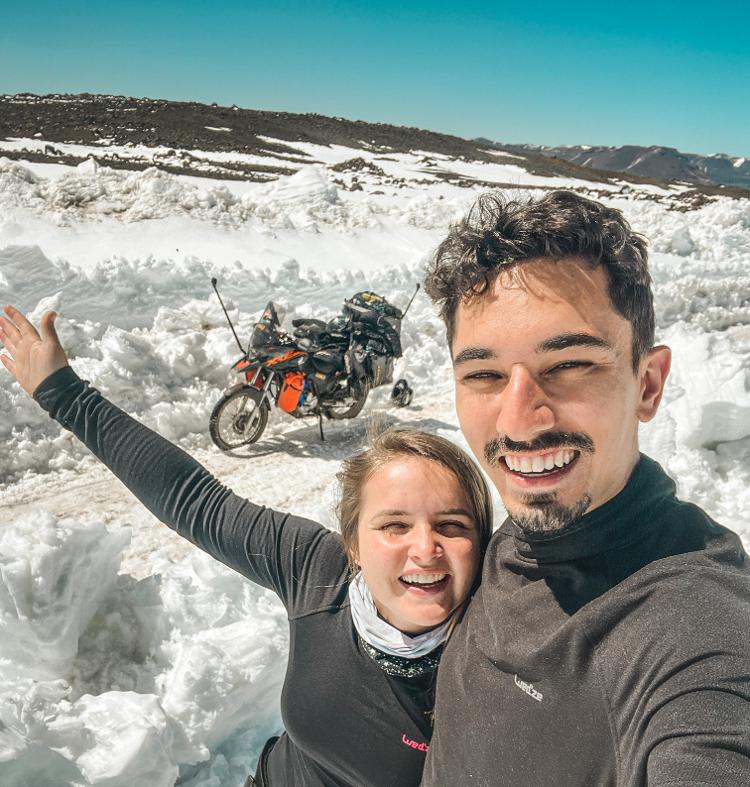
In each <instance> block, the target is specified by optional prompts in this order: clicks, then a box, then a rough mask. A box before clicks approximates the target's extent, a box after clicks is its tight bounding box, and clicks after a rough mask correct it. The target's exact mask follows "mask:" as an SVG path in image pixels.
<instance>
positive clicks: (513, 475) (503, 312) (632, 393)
mask: <svg viewBox="0 0 750 787" xmlns="http://www.w3.org/2000/svg"><path fill="white" fill-rule="evenodd" d="M607 286H608V281H607V275H606V273H605V271H604V269H603V268H601V267H596V268H594V267H592V266H591V265H589V264H588V263H587V262H586V261H585V260H580V259H569V260H563V261H560V262H557V263H556V262H554V261H551V260H546V259H540V260H529V261H525V262H522V263H519V264H517V265H515V266H513V267H511V268H509V269H507V270H505V271H503V272H502V273H501V274H500V276H499V277H498V278H497V280H496V281H495V283H494V285H493V286H492V287H491V289H490V290H489V291H488V292H487V293H485V294H484V295H482V296H480V297H479V298H476V299H474V300H470V301H464V302H463V303H462V304H461V305H460V306H459V308H458V311H457V314H456V326H455V331H454V337H453V345H452V348H451V349H452V354H453V362H454V369H455V377H456V408H457V411H458V418H459V421H460V423H461V428H462V430H463V432H464V434H465V435H466V439H467V440H468V442H469V445H470V446H471V448H472V450H473V451H474V453H475V455H476V456H477V458H478V459H479V460H480V462H481V463H482V465H483V467H484V468H485V470H486V471H487V472H488V473H489V475H490V477H491V478H492V480H493V482H494V483H495V485H496V486H497V489H498V491H499V492H500V496H501V497H502V499H503V503H504V504H505V507H506V508H507V509H508V512H509V514H510V515H511V517H512V518H513V519H514V520H516V522H517V523H518V524H519V525H521V526H522V527H524V528H525V529H528V530H537V531H540V530H541V531H545V530H556V529H560V528H563V527H565V526H566V525H568V524H569V523H570V522H571V521H573V520H575V519H577V518H578V517H579V516H580V515H581V514H583V513H584V512H585V511H587V510H591V509H593V508H596V507H597V506H600V505H602V504H603V503H605V502H606V501H607V500H609V499H611V498H612V497H614V496H615V495H616V494H617V493H618V492H619V491H620V490H621V489H622V488H623V486H624V485H625V483H626V481H627V479H628V477H629V476H630V473H631V472H632V470H633V468H634V467H635V464H636V462H637V459H638V443H637V431H638V422H639V420H644V421H645V420H648V419H649V418H651V417H652V416H653V414H654V413H655V411H656V406H657V405H658V401H659V398H660V396H661V391H662V389H663V382H664V380H663V379H661V378H660V379H659V380H655V379H654V374H653V368H652V367H653V365H654V364H653V361H649V357H650V356H649V357H647V358H646V359H644V360H643V361H641V364H640V369H639V371H638V373H635V372H634V370H633V362H632V330H631V326H630V323H629V322H628V321H627V320H626V319H625V318H623V317H622V316H620V315H619V314H618V313H617V312H616V311H615V310H614V308H613V307H612V305H611V303H610V300H609V296H608V293H607ZM660 351H661V352H663V353H666V361H665V363H666V365H664V366H663V367H662V368H661V371H663V373H664V374H663V377H664V378H665V377H666V372H667V371H668V367H669V357H668V354H669V351H668V350H667V349H666V348H661V350H660ZM654 352H659V351H654ZM657 365H658V364H657ZM655 386H656V387H657V388H658V391H655V390H654V389H655Z"/></svg>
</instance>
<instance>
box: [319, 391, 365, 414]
mask: <svg viewBox="0 0 750 787" xmlns="http://www.w3.org/2000/svg"><path fill="white" fill-rule="evenodd" d="M368 393H370V384H369V383H362V385H361V387H360V389H359V395H358V396H352V397H351V398H349V399H347V400H344V401H343V402H336V403H335V404H329V405H326V406H325V407H324V408H323V412H324V413H325V414H326V415H327V416H328V417H329V418H331V419H332V420H334V421H343V420H344V419H345V418H355V417H356V416H358V415H359V414H360V413H361V412H362V408H363V407H364V406H365V402H366V401H367V394H368Z"/></svg>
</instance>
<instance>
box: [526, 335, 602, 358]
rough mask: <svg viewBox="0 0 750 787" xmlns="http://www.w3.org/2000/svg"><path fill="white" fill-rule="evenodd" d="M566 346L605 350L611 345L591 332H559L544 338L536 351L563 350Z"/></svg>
mask: <svg viewBox="0 0 750 787" xmlns="http://www.w3.org/2000/svg"><path fill="white" fill-rule="evenodd" d="M568 347H601V348H603V349H605V350H611V349H612V345H611V344H610V343H609V342H608V341H606V339H602V337H601V336H594V335H593V334H591V333H561V334H559V335H558V336H553V337H551V338H550V339H545V340H544V341H543V342H542V343H541V344H538V345H537V348H536V351H537V352H538V353H547V352H551V351H553V350H565V349H567V348H568Z"/></svg>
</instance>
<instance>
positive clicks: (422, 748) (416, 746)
mask: <svg viewBox="0 0 750 787" xmlns="http://www.w3.org/2000/svg"><path fill="white" fill-rule="evenodd" d="M401 743H403V744H404V745H405V746H408V747H409V748H410V749H416V750H417V751H429V750H430V747H429V746H428V745H427V744H426V743H417V742H416V741H413V740H412V739H411V738H407V737H406V734H404V735H402V736H401Z"/></svg>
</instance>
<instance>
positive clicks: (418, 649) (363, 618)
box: [349, 571, 451, 659]
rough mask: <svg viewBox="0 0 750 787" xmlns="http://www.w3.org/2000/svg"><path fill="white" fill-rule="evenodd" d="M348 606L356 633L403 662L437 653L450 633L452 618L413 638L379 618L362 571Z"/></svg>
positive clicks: (354, 584) (354, 582)
mask: <svg viewBox="0 0 750 787" xmlns="http://www.w3.org/2000/svg"><path fill="white" fill-rule="evenodd" d="M349 604H350V606H351V610H352V620H353V621H354V628H356V629H357V633H358V634H359V636H360V637H362V639H363V640H364V641H365V642H367V643H368V644H370V645H372V646H373V647H374V648H377V649H378V650H379V651H381V652H382V653H388V654H389V655H391V656H400V657H401V658H404V659H418V658H419V657H420V656H424V655H425V654H427V653H430V652H431V651H433V650H435V648H436V647H437V646H438V645H440V644H441V643H442V642H443V641H444V640H445V637H446V635H447V633H448V626H449V625H450V621H451V618H450V617H449V618H448V620H446V621H445V622H444V623H441V624H440V625H439V626H438V627H437V628H434V629H432V630H431V631H427V632H425V633H424V634H417V636H416V637H410V636H409V635H408V634H404V633H403V632H402V631H399V630H398V629H397V628H395V627H394V626H392V625H391V624H390V623H387V622H386V621H385V620H383V618H381V617H380V616H379V615H378V610H377V608H376V607H375V602H374V601H373V598H372V594H371V593H370V589H369V588H368V587H367V583H366V582H365V578H364V577H363V576H362V572H361V571H360V572H359V573H358V574H357V575H356V576H355V577H354V579H352V581H351V582H350V583H349Z"/></svg>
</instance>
